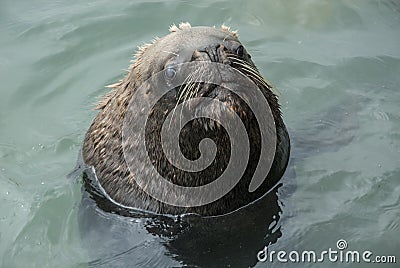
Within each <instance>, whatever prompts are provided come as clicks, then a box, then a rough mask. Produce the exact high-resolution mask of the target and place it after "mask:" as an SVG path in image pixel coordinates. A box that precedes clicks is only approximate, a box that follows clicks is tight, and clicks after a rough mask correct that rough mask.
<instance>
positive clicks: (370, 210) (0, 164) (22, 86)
mask: <svg viewBox="0 0 400 268" xmlns="http://www.w3.org/2000/svg"><path fill="white" fill-rule="evenodd" d="M249 2H250V1H203V2H199V1H191V2H188V1H114V2H112V3H111V2H110V1H101V0H97V1H95V0H92V1H75V2H71V1H49V0H32V1H19V2H18V1H17V2H16V1H10V0H2V1H1V2H0V51H1V52H0V81H1V87H0V96H1V98H0V124H1V127H0V200H1V202H0V264H1V265H0V266H3V267H32V266H40V267H42V266H46V267H59V266H61V267H87V266H104V267H109V266H112V265H117V263H119V262H123V260H124V258H125V257H129V256H134V257H136V260H137V263H136V264H133V263H132V266H138V265H147V266H155V265H157V266H182V265H184V264H188V265H191V264H194V265H204V266H212V264H214V265H215V266H220V267H221V266H225V265H224V264H231V266H233V267H235V266H238V267H243V266H246V265H247V266H254V265H255V266H256V267H264V266H266V265H267V264H266V263H261V262H257V260H256V254H257V252H258V250H261V249H262V248H263V245H262V244H256V243H258V242H259V241H258V240H257V241H258V242H254V243H253V244H252V245H251V244H248V245H247V246H249V245H250V246H249V248H250V250H248V251H244V250H239V249H238V248H239V247H237V248H236V249H235V247H234V246H232V245H231V246H232V248H227V249H226V251H222V253H220V255H219V256H224V257H225V259H218V260H213V259H212V258H213V256H214V255H212V254H211V255H210V254H207V252H206V251H201V249H199V250H198V251H197V252H196V250H194V251H192V252H190V253H191V254H188V253H187V252H182V250H179V249H182V247H181V246H179V245H177V243H175V244H173V243H172V242H171V241H170V240H168V239H166V238H162V237H160V236H154V235H151V233H152V230H153V231H154V228H153V229H151V228H150V227H151V224H150V225H149V224H146V221H145V220H137V221H136V220H127V219H125V218H118V217H115V218H114V219H113V220H114V221H115V222H117V224H116V226H118V228H119V229H118V230H119V231H125V232H127V233H129V234H132V235H133V237H134V238H136V239H138V240H137V241H141V242H140V243H139V242H138V243H137V245H136V247H135V245H130V247H129V251H122V250H121V252H118V250H119V247H120V246H121V245H114V246H113V245H112V244H109V245H107V246H108V248H110V252H111V251H113V250H114V251H116V252H115V254H109V255H107V256H105V255H101V254H97V255H96V254H93V252H91V251H90V244H89V245H88V243H91V242H90V241H92V243H94V242H93V240H86V241H85V236H82V233H81V230H82V222H81V221H79V217H80V216H79V215H80V214H79V211H82V210H80V209H81V208H82V204H81V199H82V194H81V192H80V184H73V183H72V182H71V181H69V180H67V179H66V174H68V173H69V172H70V171H71V170H72V169H73V167H74V165H75V161H76V157H77V154H78V151H79V148H80V146H81V143H82V139H83V137H84V133H85V131H86V130H87V128H88V127H89V125H90V123H91V121H92V119H93V118H94V116H95V114H96V111H94V110H93V107H94V105H93V104H94V102H95V101H96V97H98V96H100V95H102V94H104V93H105V92H107V89H105V88H104V86H105V85H107V84H111V83H114V82H116V81H117V80H118V79H120V78H121V77H122V76H123V75H124V70H125V69H126V68H127V67H128V65H129V60H130V59H131V57H132V54H133V53H134V51H135V48H136V47H137V46H138V45H142V44H144V43H145V42H149V41H150V40H152V39H153V38H154V37H155V36H163V35H165V34H167V29H168V27H169V26H170V25H171V24H173V23H179V22H181V21H190V22H191V23H192V25H217V26H218V25H221V24H222V23H225V24H227V25H229V26H231V27H232V28H233V29H237V30H239V34H240V38H241V41H242V42H243V43H244V44H245V46H246V48H247V49H248V50H249V52H250V54H251V55H252V58H253V59H254V61H255V63H256V64H257V66H258V67H259V69H260V70H261V72H262V73H263V75H264V76H265V77H266V78H267V79H268V80H270V81H271V82H272V83H273V84H274V85H275V86H276V88H277V89H278V90H279V92H280V102H281V104H282V111H283V115H284V120H285V123H286V125H287V126H288V128H289V130H290V134H291V137H292V142H293V144H292V146H293V152H292V159H291V170H292V172H294V173H295V176H291V175H289V174H287V176H286V178H285V179H284V180H283V185H282V186H281V187H280V188H279V189H277V190H276V192H273V194H272V195H271V196H270V200H271V201H270V203H272V204H276V205H274V207H275V208H276V211H273V212H274V213H272V214H275V212H276V214H277V215H275V217H276V219H277V220H278V221H277V223H275V224H273V225H272V226H265V228H264V229H265V230H264V229H263V231H264V233H262V234H261V235H265V236H266V237H265V238H263V239H265V242H266V243H267V242H268V241H270V242H271V241H272V242H273V243H272V244H271V246H270V247H269V249H270V250H276V251H277V250H286V251H288V252H289V251H291V250H299V251H301V250H316V251H317V252H320V251H322V250H326V249H328V248H329V247H331V248H335V247H336V242H337V240H339V239H346V241H347V242H348V247H349V248H350V249H354V250H360V251H364V250H370V251H372V252H374V253H375V254H376V255H396V254H397V259H398V261H399V258H400V255H398V252H400V242H399V239H398V237H400V185H399V181H400V143H399V141H400V108H399V103H400V91H399V86H400V76H399V74H400V32H399V29H400V4H399V3H398V2H397V1H390V0H387V1H361V0H360V1H328V0H326V1H323V0H322V1H321V0H310V1H302V2H299V3H297V2H294V1H278V0H273V1H261V0H259V1H251V2H250V3H249ZM94 212H95V210H94ZM95 213H97V214H96V215H97V216H98V215H103V214H101V212H95ZM249 213H250V212H249ZM252 215H254V214H252ZM111 216H112V215H111ZM111 216H110V215H107V214H104V215H103V216H100V219H108V218H109V217H111ZM247 216H248V215H246V214H244V215H241V216H240V215H239V216H238V218H236V219H237V220H238V221H239V220H240V222H241V223H242V224H243V228H241V229H240V231H239V232H241V235H238V237H236V238H233V239H232V243H233V244H235V243H238V244H240V239H239V238H241V237H244V236H245V234H247V233H252V231H251V230H249V229H248V228H251V227H250V226H249V223H248V222H246V219H248V217H247ZM270 216H271V219H272V217H273V215H269V214H268V213H266V214H265V217H266V218H269V217H270ZM89 218H90V217H89ZM267 222H268V221H266V223H267ZM219 223H220V225H222V226H230V225H229V224H231V223H229V222H228V221H224V220H221V221H220V222H219ZM204 224H205V223H204V222H203V223H200V225H199V226H200V227H195V229H196V228H198V229H196V230H198V232H197V234H198V235H199V234H202V232H206V231H211V230H205V231H204V230H203V229H202V228H201V227H202V226H204ZM194 225H195V226H198V225H196V224H194ZM260 225H262V223H260V224H258V225H257V230H259V229H258V228H259V226H260ZM101 226H102V225H101V224H98V225H97V227H96V228H94V232H95V236H96V232H98V233H101ZM103 226H105V225H103ZM122 226H125V227H122ZM126 226H127V227H126ZM149 226H150V227H149ZM239 226H241V225H239ZM89 227H90V226H89ZM146 227H147V228H146ZM124 228H125V229H124ZM149 228H150V229H149ZM246 228H247V229H246ZM89 229H90V228H89ZM108 231H109V230H108ZM217 231H218V229H217ZM219 231H221V230H219ZM127 233H125V235H126V234H127ZM194 233H196V232H194ZM220 234H221V233H220ZM253 234H254V233H253ZM274 234H275V236H273V235H274ZM116 237H117V238H118V235H117V236H116ZM120 237H121V236H120ZM127 237H129V235H127ZM217 238H218V239H219V238H220V237H219V236H218V234H216V238H215V239H217ZM221 239H222V240H223V238H221ZM182 240H183V241H184V242H185V243H187V241H192V240H193V241H196V237H194V236H193V232H192V236H186V237H184V238H182V239H181V241H182ZM88 241H89V242H88ZM115 241H118V240H115ZM115 241H114V242H115ZM215 241H216V240H215ZM249 241H250V240H249ZM225 242H226V241H225ZM99 243H101V241H100V242H99ZM249 243H250V242H249ZM92 246H93V247H95V246H96V245H95V244H92ZM239 246H240V245H239ZM204 248H207V245H205V246H204ZM204 248H203V249H204ZM99 252H100V251H99ZM207 258H208V259H207ZM196 260H197V261H199V260H207V262H203V263H199V262H197V263H196ZM325 265H326V266H329V265H331V266H333V267H336V265H338V264H331V263H326V264H325ZM317 266H318V265H317ZM391 266H393V267H394V266H395V265H394V264H386V265H385V267H391Z"/></svg>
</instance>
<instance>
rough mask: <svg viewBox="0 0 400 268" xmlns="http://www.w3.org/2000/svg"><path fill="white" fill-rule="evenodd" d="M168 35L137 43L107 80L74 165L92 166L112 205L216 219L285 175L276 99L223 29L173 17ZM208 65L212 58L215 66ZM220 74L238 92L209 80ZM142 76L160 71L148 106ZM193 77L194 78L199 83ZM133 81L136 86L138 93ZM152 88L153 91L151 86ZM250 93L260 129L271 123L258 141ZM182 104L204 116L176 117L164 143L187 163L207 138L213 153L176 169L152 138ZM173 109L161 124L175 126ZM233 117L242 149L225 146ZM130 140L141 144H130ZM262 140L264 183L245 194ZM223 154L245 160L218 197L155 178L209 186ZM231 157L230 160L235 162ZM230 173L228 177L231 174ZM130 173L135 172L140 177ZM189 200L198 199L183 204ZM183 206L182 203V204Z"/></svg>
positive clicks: (284, 141)
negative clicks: (258, 108) (260, 102)
mask: <svg viewBox="0 0 400 268" xmlns="http://www.w3.org/2000/svg"><path fill="white" fill-rule="evenodd" d="M170 32H171V33H170V34H169V35H166V36H165V37H162V38H157V39H155V40H154V42H153V43H152V44H148V45H145V46H142V47H140V48H139V51H138V53H137V54H136V59H135V60H134V61H133V64H132V65H131V68H130V70H129V73H128V75H127V76H126V77H125V78H124V79H123V80H121V81H120V82H119V83H117V84H114V85H112V87H113V88H114V90H113V91H112V92H111V93H109V94H107V95H106V96H105V97H104V98H103V99H102V100H101V101H100V103H99V105H98V108H99V109H101V111H100V113H99V114H98V116H97V117H96V118H95V120H94V122H93V124H92V126H91V127H90V129H89V131H88V132H87V134H86V137H85V141H84V146H83V150H82V154H83V159H84V162H85V163H86V164H87V165H89V166H92V167H93V168H94V170H95V173H96V180H98V183H99V184H100V185H101V189H102V190H103V194H104V195H106V196H107V199H109V200H111V201H112V202H113V203H114V205H115V204H117V205H121V206H122V207H132V208H141V209H146V210H150V211H153V212H157V213H167V214H181V213H197V214H201V215H220V214H224V213H227V212H231V211H233V210H236V209H239V208H240V207H243V206H245V205H247V204H249V203H251V202H253V201H255V200H256V199H258V198H260V197H261V196H263V195H264V194H265V193H266V192H268V191H269V190H270V189H271V188H272V187H273V186H274V185H275V184H276V183H277V181H279V179H280V178H281V176H282V175H283V172H284V171H285V168H286V165H287V162H288V158H289V147H290V145H289V137H288V134H287V131H286V128H285V125H284V123H283V120H282V118H281V113H280V109H279V104H278V100H277V97H276V95H275V94H274V93H273V92H272V87H271V86H270V85H269V84H268V83H267V82H266V80H265V79H264V78H263V77H262V75H261V74H260V73H259V71H258V70H257V68H256V66H255V64H254V63H253V61H252V59H251V56H250V54H249V53H248V52H247V50H246V49H245V47H244V46H243V45H242V44H241V42H240V41H239V39H238V35H237V33H236V32H234V31H231V30H230V29H229V28H228V27H225V26H222V27H221V28H215V27H191V26H190V24H188V23H182V24H180V25H179V27H176V26H172V27H171V28H170ZM188 63H194V64H195V65H191V66H192V67H193V66H196V67H198V68H194V69H193V68H192V69H190V68H189V72H188V73H185V72H182V66H187V65H185V64H188ZM209 64H215V65H216V66H217V67H216V69H215V68H214V67H211V65H209ZM218 66H219V67H218ZM224 66H227V67H228V69H225V68H224ZM231 71H233V72H231ZM221 72H223V76H225V77H228V80H229V81H231V82H232V81H233V82H235V81H239V80H240V79H239V78H240V77H241V76H242V77H245V78H246V79H247V80H248V83H250V84H251V85H250V86H245V88H244V90H243V91H244V93H243V94H238V92H232V90H230V89H229V88H227V87H224V86H221V85H220V84H218V83H216V82H215V80H213V79H214V76H215V74H216V73H221ZM180 74H181V75H182V74H183V75H184V77H183V80H181V81H183V82H181V83H178V85H177V86H173V83H174V81H175V80H177V76H179V75H180ZM152 77H160V78H161V80H160V81H161V83H163V84H165V85H171V86H170V89H171V90H169V91H168V92H166V93H165V94H164V95H163V96H161V97H160V98H159V99H158V100H157V103H156V104H154V105H153V104H151V105H147V104H148V102H150V101H149V99H148V97H147V96H148V92H150V91H151V90H152V86H149V83H148V81H150V80H151V78H152ZM199 77H201V78H202V79H203V80H202V81H199V80H198V78H199ZM204 77H205V78H206V79H205V80H204ZM207 77H208V78H207ZM181 79H182V77H181ZM160 81H159V82H160ZM143 85H145V86H144V89H145V90H144V93H143V92H142V95H140V94H141V93H140V89H142V88H143ZM152 85H153V89H154V84H152ZM247 85H249V84H247ZM155 87H156V88H157V87H158V85H157V83H156V86H155ZM255 93H258V94H259V95H257V94H255ZM260 94H261V95H260ZM138 96H139V97H138ZM255 96H258V97H255ZM260 96H261V98H264V99H265V100H266V103H267V106H268V107H269V108H268V109H269V110H268V111H270V113H271V116H270V117H267V114H265V117H266V118H267V121H268V120H269V124H268V125H269V126H273V127H272V128H273V132H269V133H273V134H269V135H272V137H270V139H269V141H267V143H266V142H265V140H263V135H262V133H263V126H265V124H264V125H262V124H261V125H260V123H259V121H258V120H257V117H256V116H255V112H254V111H253V109H252V108H251V107H250V106H251V104H250V103H251V101H250V102H249V99H251V98H253V100H254V99H255V98H256V99H257V98H260ZM201 98H207V99H211V100H216V101H218V102H220V103H223V104H224V105H225V106H224V107H228V109H225V108H224V107H222V106H215V105H214V104H213V102H210V103H208V102H203V101H198V99H201ZM187 101H189V102H190V104H189V105H187V110H188V111H190V112H191V113H194V114H200V115H201V114H204V113H205V112H208V113H211V114H212V115H213V116H211V117H206V116H199V117H198V118H195V119H193V120H189V121H187V122H184V124H183V125H182V126H181V128H179V132H178V134H177V137H173V136H170V139H167V141H166V143H171V144H172V143H173V142H172V140H173V139H174V138H175V139H177V140H178V142H179V149H180V150H181V153H182V155H183V156H184V157H185V158H186V159H189V160H190V161H196V160H197V159H199V158H201V156H202V153H203V154H204V152H205V151H204V150H202V148H201V143H202V141H203V140H204V139H210V140H212V141H213V142H214V147H215V149H216V150H215V152H214V155H213V159H211V161H209V162H208V163H209V165H208V166H207V167H206V168H204V169H203V170H194V171H193V170H192V171H188V170H182V169H181V168H179V165H178V166H177V165H176V163H171V161H170V160H171V159H170V158H168V157H167V156H166V150H167V151H168V149H165V146H164V145H163V144H162V137H161V136H162V135H161V133H162V131H163V125H164V122H165V121H166V119H167V117H168V115H169V114H171V113H172V114H174V113H175V112H176V109H177V107H178V105H179V104H181V103H185V102H187ZM189 102H188V103H189ZM143 105H144V106H143ZM146 105H147V106H149V112H148V113H145V114H142V113H143V110H144V109H145V108H144V107H146ZM221 107H222V108H221ZM226 111H228V112H226ZM182 113H183V112H182V110H181V111H180V113H177V115H176V116H172V119H170V122H175V123H179V122H181V120H182ZM138 115H139V117H140V119H142V117H144V116H145V117H146V120H145V121H143V122H144V123H143V125H142V123H140V124H139V125H138V123H137V122H138V119H137V116H138ZM261 117H263V116H261ZM234 118H240V122H241V123H240V124H242V125H243V129H244V130H245V132H246V134H247V138H248V145H249V148H248V150H247V151H246V150H244V151H240V150H239V151H235V150H234V148H232V146H233V145H232V143H231V140H230V136H229V135H230V134H231V133H229V131H228V129H232V128H233V129H235V128H236V127H238V128H239V125H238V126H236V124H237V122H236V121H235V120H234ZM258 118H260V117H258ZM135 124H136V127H135V126H134V125H135ZM169 124H171V123H169ZM224 124H227V126H228V127H227V126H224ZM141 128H143V129H144V132H142V131H141ZM140 140H143V144H145V149H146V150H140V148H142V147H140V144H141V143H140ZM271 142H272V144H271ZM266 144H269V146H270V147H273V149H274V150H273V152H272V155H269V156H268V159H269V160H268V161H270V162H271V163H270V168H269V166H268V170H267V172H265V174H263V176H264V177H263V178H265V180H262V181H261V182H259V185H257V187H255V188H256V189H255V190H254V189H253V190H252V191H249V187H250V188H251V180H252V177H253V175H254V174H255V173H257V169H258V167H259V166H260V165H261V166H262V164H263V161H264V162H268V161H267V160H266V159H264V158H263V157H262V155H263V153H262V148H261V147H262V146H267V145H266ZM163 146H164V147H163ZM233 152H236V153H235V154H236V158H237V155H238V154H241V153H243V155H246V156H248V158H247V163H245V164H244V166H243V168H242V170H241V172H240V173H239V175H237V176H238V178H237V179H238V180H237V181H235V183H228V184H232V185H231V186H232V187H230V188H229V190H228V191H227V192H226V193H224V195H223V196H220V197H218V199H215V200H212V201H207V202H202V201H204V199H206V198H205V197H204V198H203V197H202V196H196V194H193V193H192V192H190V193H183V192H180V191H179V190H177V191H172V190H170V189H168V187H167V186H165V185H164V184H162V185H161V184H160V181H159V180H156V179H155V177H158V175H160V176H161V177H162V178H163V179H165V180H167V181H169V182H171V183H173V184H174V185H179V186H182V187H202V186H204V185H208V184H211V183H213V182H214V181H216V180H217V179H218V178H219V177H220V176H221V175H223V174H224V171H225V169H227V168H228V167H229V163H230V160H231V157H232V154H233ZM238 152H239V153H238ZM170 155H171V154H170ZM245 159H246V158H245ZM239 162H240V161H239ZM239 162H237V165H240V164H242V163H239ZM259 163H261V164H259ZM265 165H267V163H265ZM235 176H236V174H234V173H231V177H235ZM138 178H141V182H140V181H139V180H138ZM221 187H222V188H224V185H222V186H221V185H219V186H217V187H216V188H215V189H214V190H215V191H217V192H218V191H219V189H220V188H221ZM89 188H90V187H89ZM149 189H157V190H158V191H159V192H160V193H161V197H160V196H158V197H155V196H154V195H152V194H151V193H150V192H151V191H150V192H149V191H148V190H149ZM89 190H90V189H89ZM214 190H212V191H211V192H213V191H214ZM201 195H204V192H203V193H202V194H201ZM206 195H207V194H206ZM211 195H212V194H211ZM193 199H195V200H200V202H199V203H198V204H197V203H191V202H187V201H192V200H193ZM165 200H170V201H165ZM171 200H172V201H171ZM175 201H176V202H175ZM180 201H181V202H180ZM185 202H186V203H189V204H190V205H185V204H186V203H185Z"/></svg>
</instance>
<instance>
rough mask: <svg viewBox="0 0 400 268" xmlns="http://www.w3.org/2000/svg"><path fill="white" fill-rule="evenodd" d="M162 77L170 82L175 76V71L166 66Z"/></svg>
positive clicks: (170, 66)
mask: <svg viewBox="0 0 400 268" xmlns="http://www.w3.org/2000/svg"><path fill="white" fill-rule="evenodd" d="M164 75H165V78H167V79H169V80H171V79H173V78H174V77H175V75H176V70H175V68H174V67H173V66H172V65H168V66H167V67H166V68H165V70H164Z"/></svg>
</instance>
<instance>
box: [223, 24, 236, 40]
mask: <svg viewBox="0 0 400 268" xmlns="http://www.w3.org/2000/svg"><path fill="white" fill-rule="evenodd" d="M221 30H223V31H225V32H228V33H230V34H231V35H233V36H234V37H236V38H238V37H239V34H238V32H237V31H231V28H230V27H229V26H226V25H224V24H222V25H221Z"/></svg>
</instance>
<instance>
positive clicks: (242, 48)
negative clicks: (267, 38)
mask: <svg viewBox="0 0 400 268" xmlns="http://www.w3.org/2000/svg"><path fill="white" fill-rule="evenodd" d="M236 54H237V55H238V56H239V57H243V54H244V47H243V46H242V45H240V46H239V47H238V48H237V49H236Z"/></svg>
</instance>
